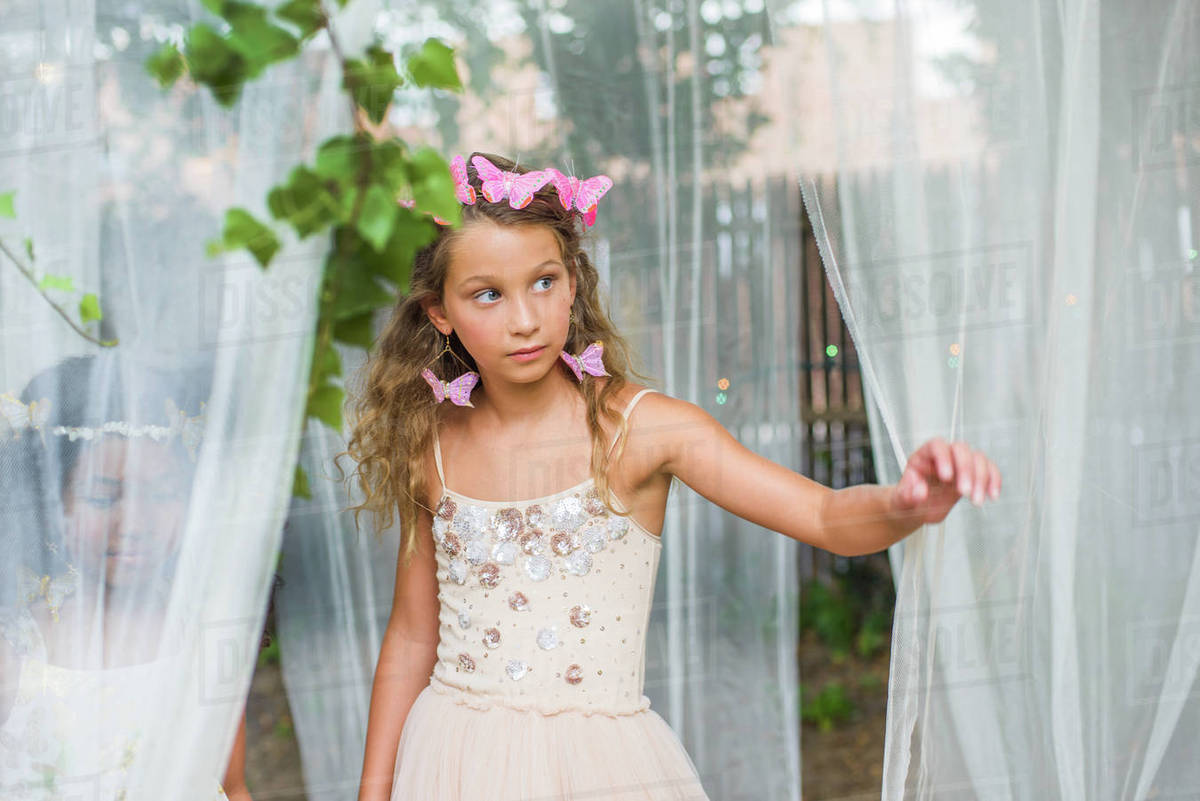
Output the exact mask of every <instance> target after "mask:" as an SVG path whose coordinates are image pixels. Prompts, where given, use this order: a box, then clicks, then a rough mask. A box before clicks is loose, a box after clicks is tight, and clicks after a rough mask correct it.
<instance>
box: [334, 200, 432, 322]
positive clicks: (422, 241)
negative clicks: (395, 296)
mask: <svg viewBox="0 0 1200 801" xmlns="http://www.w3.org/2000/svg"><path fill="white" fill-rule="evenodd" d="M438 230H439V227H438V226H437V225H435V224H434V222H433V221H432V220H431V219H429V217H426V216H425V215H424V214H421V213H419V212H414V211H413V210H411V209H406V208H404V207H403V206H401V207H399V208H398V209H397V211H396V223H395V225H394V226H393V228H392V235H391V237H389V239H388V241H387V246H386V247H384V249H383V250H382V251H376V250H375V249H374V248H373V247H372V246H371V245H370V244H368V243H366V242H364V241H363V238H362V236H361V235H360V234H359V233H358V232H357V231H355V230H354V229H351V228H339V229H338V236H336V237H335V240H334V241H335V244H334V248H335V250H336V251H337V258H336V259H335V260H334V262H333V263H334V264H335V267H336V265H338V264H340V263H341V261H343V260H345V261H353V262H354V266H355V269H362V270H365V271H366V272H368V273H370V274H372V275H374V276H376V277H379V278H385V279H387V280H388V281H389V282H391V283H392V284H394V285H395V286H396V288H397V289H398V290H399V291H401V292H407V291H408V285H409V278H410V277H411V276H412V262H413V256H414V255H415V254H416V252H417V251H418V250H420V249H421V248H423V247H424V246H425V245H427V244H429V243H430V242H432V241H433V239H434V238H435V237H436V236H437V234H438ZM390 302H391V301H390V300H389V302H388V304H386V305H390ZM381 305H384V304H381Z"/></svg>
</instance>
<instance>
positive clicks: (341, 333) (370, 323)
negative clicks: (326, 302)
mask: <svg viewBox="0 0 1200 801" xmlns="http://www.w3.org/2000/svg"><path fill="white" fill-rule="evenodd" d="M374 321H375V313H374V312H364V313H363V314H359V315H356V316H354V317H347V318H346V319H345V320H338V321H337V322H336V323H334V324H333V338H334V339H335V340H336V341H338V342H344V343H346V344H347V345H358V346H359V347H363V348H367V349H370V347H371V345H373V344H375V330H374Z"/></svg>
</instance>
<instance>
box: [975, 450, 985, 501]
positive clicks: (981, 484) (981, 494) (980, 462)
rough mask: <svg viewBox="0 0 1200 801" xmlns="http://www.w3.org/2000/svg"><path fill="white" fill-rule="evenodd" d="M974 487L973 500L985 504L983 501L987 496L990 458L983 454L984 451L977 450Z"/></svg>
mask: <svg viewBox="0 0 1200 801" xmlns="http://www.w3.org/2000/svg"><path fill="white" fill-rule="evenodd" d="M971 484H972V489H973V490H974V491H973V492H972V493H971V502H972V503H974V504H975V505H976V506H983V501H984V499H985V498H986V497H987V496H986V493H987V485H988V460H987V457H986V456H984V455H983V451H975V474H974V475H973V476H972V479H971Z"/></svg>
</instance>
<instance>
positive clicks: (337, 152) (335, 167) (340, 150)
mask: <svg viewBox="0 0 1200 801" xmlns="http://www.w3.org/2000/svg"><path fill="white" fill-rule="evenodd" d="M371 151H372V144H371V140H370V137H368V136H367V135H366V134H358V135H355V136H334V137H330V138H329V139H326V140H325V141H324V142H322V143H321V146H320V147H319V148H317V160H316V163H315V165H314V166H313V171H314V172H316V174H317V175H319V176H321V177H322V178H325V179H326V180H330V181H336V182H337V183H339V184H341V185H348V184H352V183H354V182H355V180H356V179H357V177H358V172H359V170H360V168H361V166H362V163H363V159H364V158H365V157H366V155H367V154H369V153H370V152H371Z"/></svg>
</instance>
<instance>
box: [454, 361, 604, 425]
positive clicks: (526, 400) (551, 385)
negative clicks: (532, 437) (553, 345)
mask: <svg viewBox="0 0 1200 801" xmlns="http://www.w3.org/2000/svg"><path fill="white" fill-rule="evenodd" d="M483 386H484V385H483V383H481V384H480V387H481V388H482V387H483ZM581 400H582V399H581V397H580V394H579V390H578V388H577V387H573V386H571V384H570V383H569V381H568V378H567V377H566V376H565V375H563V373H562V371H561V370H558V369H553V370H551V371H550V373H549V374H547V375H546V377H545V378H543V379H542V380H540V381H537V382H535V383H532V384H505V385H503V386H501V387H499V388H493V390H492V391H491V392H488V391H487V390H486V389H484V391H483V392H482V393H480V394H479V397H478V399H472V403H474V404H475V408H474V409H470V410H469V411H470V417H471V422H472V424H473V425H478V426H479V428H477V429H476V430H477V431H491V432H505V433H507V434H512V435H514V436H522V435H525V434H529V433H534V432H536V431H539V430H543V429H544V428H545V426H546V425H547V423H548V422H551V421H561V420H564V419H566V418H567V417H569V416H571V415H572V414H574V412H575V411H576V409H577V407H578V406H579V405H580V402H581Z"/></svg>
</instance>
